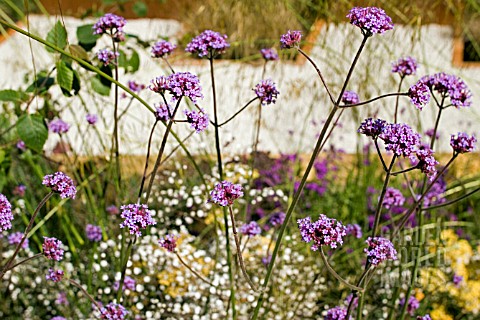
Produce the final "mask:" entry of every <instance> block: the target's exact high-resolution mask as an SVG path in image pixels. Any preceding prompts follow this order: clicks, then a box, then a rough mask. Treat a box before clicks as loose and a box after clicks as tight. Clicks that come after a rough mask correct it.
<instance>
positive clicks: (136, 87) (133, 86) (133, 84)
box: [127, 80, 145, 93]
mask: <svg viewBox="0 0 480 320" xmlns="http://www.w3.org/2000/svg"><path fill="white" fill-rule="evenodd" d="M127 84H128V89H130V90H132V91H133V92H135V93H139V92H140V91H142V90H143V89H145V85H144V84H142V83H138V82H137V81H135V80H128V82H127Z"/></svg>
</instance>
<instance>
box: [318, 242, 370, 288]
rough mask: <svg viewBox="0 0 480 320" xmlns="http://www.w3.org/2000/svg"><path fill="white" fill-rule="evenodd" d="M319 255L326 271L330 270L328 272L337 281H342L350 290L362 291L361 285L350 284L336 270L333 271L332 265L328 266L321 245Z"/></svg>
mask: <svg viewBox="0 0 480 320" xmlns="http://www.w3.org/2000/svg"><path fill="white" fill-rule="evenodd" d="M320 257H321V258H322V261H323V263H324V264H325V267H326V268H327V270H328V272H330V274H331V275H332V276H334V277H335V278H336V279H337V280H338V281H340V282H341V283H343V284H344V285H346V286H347V287H349V288H350V289H352V290H356V291H360V292H363V288H362V287H357V286H355V285H353V284H350V283H349V282H348V281H347V280H345V279H343V278H342V277H341V276H340V275H339V274H338V273H337V272H335V270H334V269H333V268H332V266H330V264H329V263H328V260H327V258H326V257H325V253H324V252H323V246H320Z"/></svg>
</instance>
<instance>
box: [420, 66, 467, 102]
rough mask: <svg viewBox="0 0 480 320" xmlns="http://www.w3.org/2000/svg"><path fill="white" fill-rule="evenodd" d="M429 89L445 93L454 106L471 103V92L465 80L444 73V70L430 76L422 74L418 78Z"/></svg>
mask: <svg viewBox="0 0 480 320" xmlns="http://www.w3.org/2000/svg"><path fill="white" fill-rule="evenodd" d="M420 81H423V82H424V83H425V84H426V85H427V86H428V88H429V89H430V90H432V91H437V92H438V93H441V94H447V93H448V96H449V97H450V102H451V103H452V105H454V106H455V107H457V108H459V107H470V105H471V104H472V100H471V98H472V93H471V92H470V89H468V87H467V85H466V84H465V82H464V81H463V80H462V79H460V78H459V77H457V76H454V75H450V74H446V73H444V72H441V73H436V74H434V75H431V76H424V77H422V78H421V79H420Z"/></svg>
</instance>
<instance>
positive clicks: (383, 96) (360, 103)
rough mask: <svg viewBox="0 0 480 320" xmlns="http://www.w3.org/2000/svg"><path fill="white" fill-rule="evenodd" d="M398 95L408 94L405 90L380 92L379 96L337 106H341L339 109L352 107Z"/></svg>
mask: <svg viewBox="0 0 480 320" xmlns="http://www.w3.org/2000/svg"><path fill="white" fill-rule="evenodd" d="M399 96H408V93H406V92H395V93H386V94H382V95H381V96H378V97H375V98H373V99H370V100H366V101H362V102H359V103H355V104H346V105H341V106H339V108H341V109H345V108H353V107H358V106H363V105H365V104H369V103H370V102H373V101H377V100H380V99H383V98H387V97H399Z"/></svg>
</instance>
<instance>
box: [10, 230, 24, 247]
mask: <svg viewBox="0 0 480 320" xmlns="http://www.w3.org/2000/svg"><path fill="white" fill-rule="evenodd" d="M22 237H23V232H14V233H12V234H9V235H8V243H9V244H11V245H17V244H19V243H20V242H21V241H22ZM22 248H23V249H27V248H28V238H26V239H25V241H24V242H23V244H22Z"/></svg>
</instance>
